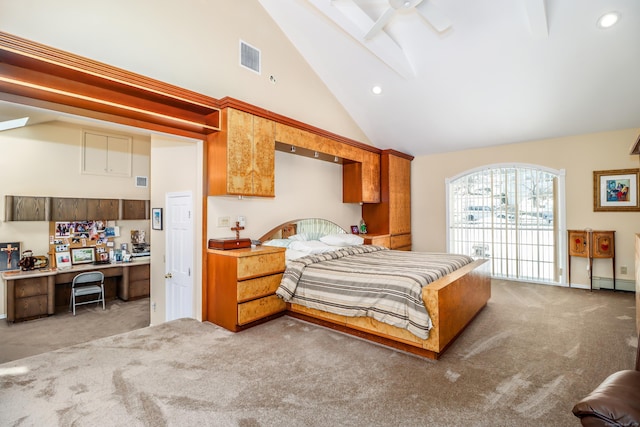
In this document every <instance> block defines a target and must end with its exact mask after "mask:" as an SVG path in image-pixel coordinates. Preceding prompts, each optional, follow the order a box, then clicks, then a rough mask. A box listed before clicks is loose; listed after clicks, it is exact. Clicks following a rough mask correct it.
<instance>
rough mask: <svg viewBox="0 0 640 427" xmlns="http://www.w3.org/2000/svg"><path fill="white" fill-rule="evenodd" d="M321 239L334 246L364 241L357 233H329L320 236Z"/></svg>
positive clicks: (352, 244) (351, 244)
mask: <svg viewBox="0 0 640 427" xmlns="http://www.w3.org/2000/svg"><path fill="white" fill-rule="evenodd" d="M320 241H321V242H323V243H326V244H327V245H332V246H354V245H361V244H363V243H364V239H363V238H362V237H360V236H358V235H355V234H346V233H340V234H328V235H326V236H323V237H321V238H320Z"/></svg>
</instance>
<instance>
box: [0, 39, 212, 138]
mask: <svg viewBox="0 0 640 427" xmlns="http://www.w3.org/2000/svg"><path fill="white" fill-rule="evenodd" d="M0 92H1V93H0V99H3V100H8V101H12V102H18V103H22V104H26V105H32V106H41V104H42V102H46V103H48V108H51V109H55V110H59V111H64V112H72V113H74V114H78V113H80V112H79V111H78V109H79V110H80V111H84V112H85V113H80V114H82V115H85V116H87V115H88V116H89V117H93V114H92V113H89V114H87V113H86V112H93V113H96V114H102V115H104V114H107V115H109V116H113V117H116V118H119V119H118V120H113V119H111V120H112V121H115V122H118V123H123V121H124V123H123V124H127V125H136V126H138V127H143V128H147V129H153V130H158V128H162V131H164V132H169V133H174V134H179V135H184V134H185V132H186V133H187V134H189V136H194V135H198V136H199V137H200V138H202V137H203V136H205V135H207V134H210V133H212V132H216V131H218V130H219V129H220V110H219V109H218V108H217V106H216V104H217V102H218V101H217V100H216V99H214V98H210V97H207V96H204V95H201V94H198V93H196V92H191V91H188V90H186V89H182V88H179V87H177V86H172V85H169V84H167V83H163V82H160V81H157V80H153V79H150V78H148V77H144V76H141V75H139V74H135V73H131V72H129V71H125V70H122V69H119V68H116V67H112V66H109V65H107V64H103V63H101V62H97V61H93V60H91V59H88V58H83V57H81V56H78V55H74V54H71V53H69V52H64V51H62V50H59V49H55V48H52V47H49V46H46V45H42V44H39V43H35V42H32V41H29V40H25V39H22V38H19V37H16V36H13V35H11V34H8V33H4V32H0ZM134 123H135V124H134Z"/></svg>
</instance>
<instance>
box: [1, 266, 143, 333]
mask: <svg viewBox="0 0 640 427" xmlns="http://www.w3.org/2000/svg"><path fill="white" fill-rule="evenodd" d="M149 263H150V261H149V260H148V259H146V260H144V259H139V258H138V259H136V260H135V261H133V262H127V263H114V264H105V265H94V264H85V265H76V266H73V267H71V268H69V269H64V270H62V269H55V268H53V269H44V270H32V271H5V272H3V273H2V278H3V279H4V280H5V282H6V284H7V321H8V322H15V321H22V320H29V319H35V318H38V317H43V316H49V315H52V314H55V312H56V307H65V306H66V307H68V306H69V297H70V295H71V282H72V281H73V278H74V277H75V276H76V275H77V274H79V273H83V272H87V271H100V272H102V273H103V274H104V277H105V297H106V299H114V298H116V297H117V298H120V299H122V300H124V301H128V300H130V299H138V298H144V297H148V296H149V294H150V264H149Z"/></svg>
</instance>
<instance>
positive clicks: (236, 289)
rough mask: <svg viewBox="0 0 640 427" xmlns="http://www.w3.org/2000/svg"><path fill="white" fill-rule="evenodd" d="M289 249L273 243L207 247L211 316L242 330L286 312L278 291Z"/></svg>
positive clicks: (208, 300) (231, 329) (226, 325)
mask: <svg viewBox="0 0 640 427" xmlns="http://www.w3.org/2000/svg"><path fill="white" fill-rule="evenodd" d="M284 254H285V249H284V248H276V247H270V246H258V247H255V248H245V249H233V250H226V251H225V250H215V249H209V250H208V251H207V263H208V265H207V318H208V320H209V321H210V322H212V323H215V324H216V325H220V326H222V327H223V328H225V329H228V330H230V331H233V332H238V331H241V330H243V329H246V328H248V327H251V326H254V325H256V324H258V323H261V322H264V321H267V320H270V319H272V318H274V317H277V316H280V315H282V314H284V311H285V310H286V308H287V307H286V303H285V302H284V301H283V300H282V299H280V298H279V297H278V296H276V294H275V291H276V289H277V288H278V286H279V285H280V281H281V280H282V273H283V272H284V269H285V256H284Z"/></svg>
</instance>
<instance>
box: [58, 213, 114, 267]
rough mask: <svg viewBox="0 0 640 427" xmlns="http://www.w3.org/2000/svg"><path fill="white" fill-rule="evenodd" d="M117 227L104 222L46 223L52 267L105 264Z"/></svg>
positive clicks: (107, 260) (112, 245)
mask: <svg viewBox="0 0 640 427" xmlns="http://www.w3.org/2000/svg"><path fill="white" fill-rule="evenodd" d="M116 234H117V227H114V226H109V224H108V223H107V221H102V220H93V221H65V222H50V223H49V253H50V254H51V257H52V258H53V266H54V267H56V268H69V267H71V266H73V265H78V264H88V263H96V262H98V263H108V262H109V250H110V249H113V247H114V240H113V239H114V237H116Z"/></svg>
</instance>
